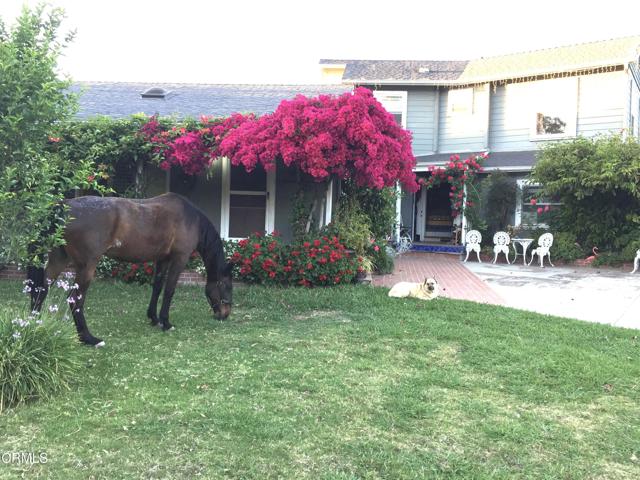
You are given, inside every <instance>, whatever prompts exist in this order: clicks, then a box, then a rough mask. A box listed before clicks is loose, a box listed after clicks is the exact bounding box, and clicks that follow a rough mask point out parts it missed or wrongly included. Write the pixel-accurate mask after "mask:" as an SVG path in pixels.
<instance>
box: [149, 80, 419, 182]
mask: <svg viewBox="0 0 640 480" xmlns="http://www.w3.org/2000/svg"><path fill="white" fill-rule="evenodd" d="M140 134H141V135H142V136H143V138H145V139H146V140H147V141H148V142H149V143H150V145H151V151H152V153H153V155H154V157H155V158H156V159H157V161H158V162H159V164H160V167H161V168H164V169H168V168H170V167H171V166H172V165H176V166H179V167H180V168H182V170H183V171H184V172H185V173H187V174H189V175H195V174H198V173H200V172H202V171H203V170H204V169H205V168H207V167H208V166H209V165H210V164H211V163H212V162H213V161H214V160H215V159H216V158H218V157H220V156H227V157H229V158H230V159H231V163H232V164H233V165H243V166H244V168H245V170H246V171H247V172H251V171H252V170H253V169H254V168H256V167H257V166H261V167H262V168H264V169H265V170H267V171H269V170H273V169H274V168H275V165H276V161H277V160H282V161H283V162H284V164H285V165H286V166H295V167H298V168H300V170H301V171H302V172H304V173H307V174H309V175H310V176H311V177H313V178H314V179H316V180H317V181H322V180H325V179H327V178H329V177H330V176H332V175H335V176H337V177H339V178H343V179H346V178H352V179H353V180H354V181H355V182H356V183H357V184H358V185H360V186H367V187H371V188H376V189H381V188H383V187H388V186H392V185H394V184H395V182H396V181H397V180H399V181H400V182H401V183H402V184H403V186H404V187H405V188H406V189H407V190H409V191H416V190H417V188H418V184H417V183H416V177H415V173H414V172H413V167H414V166H415V163H416V160H415V157H414V156H413V153H412V150H411V133H410V132H409V131H407V130H404V129H403V128H402V127H400V126H399V125H398V124H397V123H396V122H395V120H394V118H393V116H392V115H391V114H389V113H388V112H387V111H386V110H385V109H384V108H383V107H382V105H381V104H380V103H379V102H378V101H377V100H376V99H375V98H374V96H373V93H372V92H371V91H370V90H368V89H366V88H357V89H356V90H355V91H354V92H349V93H345V94H343V95H340V96H331V95H320V96H318V97H314V98H307V97H305V96H303V95H298V96H297V97H295V98H294V99H293V100H284V101H282V102H281V103H280V105H279V106H278V108H277V109H276V111H275V112H274V113H272V114H267V115H264V116H262V117H260V118H255V117H254V116H253V115H246V116H245V115H240V114H234V115H232V116H231V117H229V118H226V119H220V118H218V119H209V118H206V117H203V118H201V119H200V122H199V123H192V124H189V125H187V126H185V127H183V128H176V127H173V128H172V129H171V130H164V129H163V127H162V125H161V124H160V122H159V121H158V119H157V118H155V117H152V118H151V119H150V120H149V121H148V122H147V123H146V124H145V125H144V126H143V127H142V128H141V130H140Z"/></svg>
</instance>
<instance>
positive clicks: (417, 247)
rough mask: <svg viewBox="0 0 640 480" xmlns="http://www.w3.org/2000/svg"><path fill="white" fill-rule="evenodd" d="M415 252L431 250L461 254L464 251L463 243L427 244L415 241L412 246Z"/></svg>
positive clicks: (432, 251)
mask: <svg viewBox="0 0 640 480" xmlns="http://www.w3.org/2000/svg"><path fill="white" fill-rule="evenodd" d="M411 251H413V252H430V253H451V254H454V255H460V254H461V253H462V252H463V251H464V246H463V245H426V244H420V243H414V244H413V246H412V247H411Z"/></svg>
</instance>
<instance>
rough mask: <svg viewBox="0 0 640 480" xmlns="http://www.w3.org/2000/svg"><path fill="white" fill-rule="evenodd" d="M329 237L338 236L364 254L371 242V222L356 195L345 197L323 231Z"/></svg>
mask: <svg viewBox="0 0 640 480" xmlns="http://www.w3.org/2000/svg"><path fill="white" fill-rule="evenodd" d="M322 233H323V234H324V235H326V236H328V237H334V236H335V237H338V238H340V241H341V242H342V243H343V244H344V245H345V246H346V247H347V248H349V249H351V250H353V251H354V252H356V254H357V255H360V256H364V255H365V254H366V252H367V249H368V248H369V245H370V244H371V237H372V234H371V224H370V222H369V217H368V216H367V215H366V214H365V213H364V212H363V211H362V210H361V209H360V206H359V205H358V202H357V200H356V198H355V197H344V198H343V199H342V200H341V202H340V205H339V207H338V211H337V212H336V215H335V216H334V219H333V222H331V223H330V224H329V225H328V226H327V227H326V228H325V229H324V231H323V232H322Z"/></svg>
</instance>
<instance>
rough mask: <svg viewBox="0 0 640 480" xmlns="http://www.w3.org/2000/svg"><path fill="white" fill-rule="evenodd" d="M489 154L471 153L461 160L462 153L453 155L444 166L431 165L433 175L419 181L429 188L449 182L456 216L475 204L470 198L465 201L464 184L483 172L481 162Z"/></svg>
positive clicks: (450, 196) (453, 214) (454, 215)
mask: <svg viewBox="0 0 640 480" xmlns="http://www.w3.org/2000/svg"><path fill="white" fill-rule="evenodd" d="M488 156H489V154H488V153H484V154H482V155H471V156H469V157H468V158H467V159H466V160H464V161H461V160H460V155H451V157H450V159H449V163H447V164H446V165H445V166H444V167H436V166H433V165H430V166H429V173H431V175H430V176H429V177H427V178H424V179H420V181H419V183H420V184H421V185H425V186H426V187H427V188H432V187H437V186H438V185H440V184H441V183H443V182H448V183H449V185H450V187H451V191H450V192H449V198H450V200H451V215H452V216H453V217H454V218H455V217H457V216H458V215H459V214H460V213H461V212H463V211H464V209H465V207H471V206H473V204H472V203H471V202H470V201H469V200H466V201H465V199H464V185H465V183H467V182H471V181H472V180H473V178H474V177H475V176H476V175H477V174H478V173H480V172H482V165H481V164H480V163H481V162H482V161H483V160H484V159H485V158H487V157H488Z"/></svg>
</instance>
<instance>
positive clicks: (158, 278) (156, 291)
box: [147, 260, 168, 326]
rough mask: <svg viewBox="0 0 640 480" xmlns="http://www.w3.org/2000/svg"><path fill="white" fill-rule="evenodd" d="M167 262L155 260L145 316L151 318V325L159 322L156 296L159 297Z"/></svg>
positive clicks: (165, 274)
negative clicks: (151, 286)
mask: <svg viewBox="0 0 640 480" xmlns="http://www.w3.org/2000/svg"><path fill="white" fill-rule="evenodd" d="M167 266H168V262H167V261H166V260H161V261H158V262H156V265H155V274H154V277H153V291H152V292H151V301H150V302H149V308H147V317H148V318H149V320H151V325H153V326H156V325H158V323H159V320H158V298H160V292H161V291H162V286H163V284H164V280H165V278H166V276H167Z"/></svg>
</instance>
